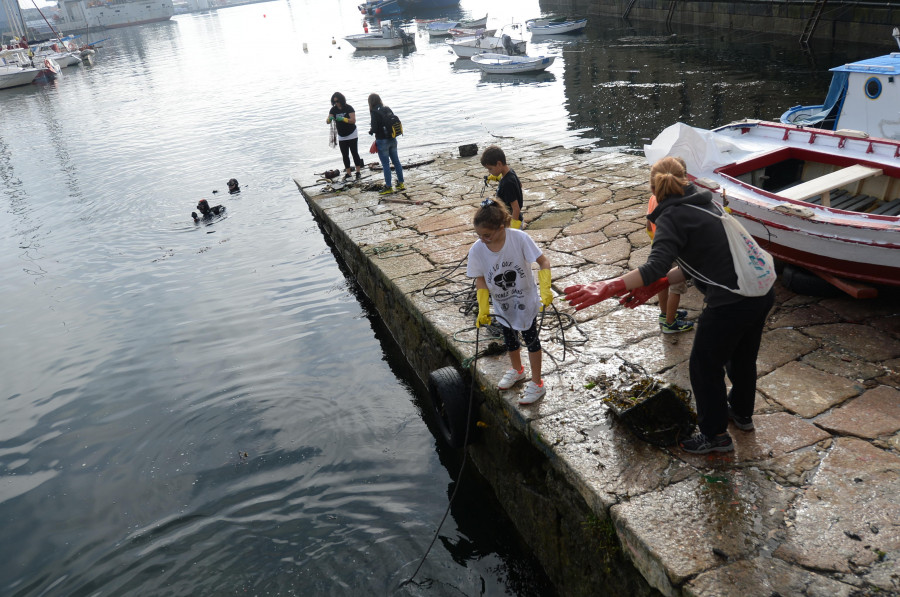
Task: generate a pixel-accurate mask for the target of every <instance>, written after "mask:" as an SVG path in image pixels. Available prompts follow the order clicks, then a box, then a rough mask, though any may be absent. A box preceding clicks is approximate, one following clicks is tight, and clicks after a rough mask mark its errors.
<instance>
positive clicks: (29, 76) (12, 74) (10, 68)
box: [0, 50, 39, 89]
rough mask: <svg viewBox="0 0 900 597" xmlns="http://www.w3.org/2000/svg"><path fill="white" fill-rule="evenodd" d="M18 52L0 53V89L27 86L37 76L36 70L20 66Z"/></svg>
mask: <svg viewBox="0 0 900 597" xmlns="http://www.w3.org/2000/svg"><path fill="white" fill-rule="evenodd" d="M19 52H20V51H17V50H2V51H0V89H7V88H9V87H18V86H20V85H29V84H31V82H32V81H34V80H35V78H36V77H37V76H38V74H39V71H38V69H36V68H33V67H31V66H30V65H28V66H25V65H23V64H22V62H21V56H20V54H19Z"/></svg>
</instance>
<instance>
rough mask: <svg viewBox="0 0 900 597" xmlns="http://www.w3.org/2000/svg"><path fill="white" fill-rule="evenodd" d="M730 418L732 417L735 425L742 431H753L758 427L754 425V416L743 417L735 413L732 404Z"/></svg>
mask: <svg viewBox="0 0 900 597" xmlns="http://www.w3.org/2000/svg"><path fill="white" fill-rule="evenodd" d="M728 418H729V419H731V422H732V423H734V426H735V427H737V428H738V429H740V430H741V431H753V430H754V429H756V428H755V427H754V426H753V417H741V416H739V415H736V414H734V411H733V410H731V405H729V406H728Z"/></svg>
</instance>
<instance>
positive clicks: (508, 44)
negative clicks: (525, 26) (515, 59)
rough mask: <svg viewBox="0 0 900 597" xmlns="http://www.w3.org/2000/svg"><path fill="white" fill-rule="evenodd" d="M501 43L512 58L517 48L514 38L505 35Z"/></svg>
mask: <svg viewBox="0 0 900 597" xmlns="http://www.w3.org/2000/svg"><path fill="white" fill-rule="evenodd" d="M500 43H502V44H503V49H504V50H506V53H507V54H509V55H510V56H512V55H513V54H515V53H516V47H515V46H514V45H513V42H512V38H511V37H510V36H508V35H507V34H505V33H504V34H503V36H502V37H501V38H500Z"/></svg>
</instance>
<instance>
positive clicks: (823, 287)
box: [781, 263, 843, 298]
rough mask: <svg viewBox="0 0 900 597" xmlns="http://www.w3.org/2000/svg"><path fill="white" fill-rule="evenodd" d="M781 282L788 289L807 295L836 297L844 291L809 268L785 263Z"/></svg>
mask: <svg viewBox="0 0 900 597" xmlns="http://www.w3.org/2000/svg"><path fill="white" fill-rule="evenodd" d="M781 283H782V284H783V285H784V287H785V288H787V289H788V290H790V291H792V292H795V293H797V294H802V295H805V296H820V297H825V298H828V297H835V296H841V295H842V294H843V293H842V292H841V291H840V290H839V289H838V288H837V287H835V286H832V285H831V284H829V283H828V282H826V281H825V280H823V279H822V278H820V277H819V276H817V275H815V274H814V273H812V272H811V271H809V270H806V269H803V268H802V267H799V266H796V265H793V264H791V263H788V264H785V266H784V270H783V271H782V272H781Z"/></svg>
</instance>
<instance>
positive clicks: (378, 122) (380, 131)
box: [369, 106, 391, 139]
mask: <svg viewBox="0 0 900 597" xmlns="http://www.w3.org/2000/svg"><path fill="white" fill-rule="evenodd" d="M381 108H382V106H378V107H377V108H375V109H374V110H370V111H369V116H371V118H372V124H371V126H370V127H369V134H370V135H371V134H373V133H374V134H375V138H376V139H390V138H391V137H390V135H389V134H388V130H387V123H386V122H385V117H384V114H383V113H382V112H381Z"/></svg>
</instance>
